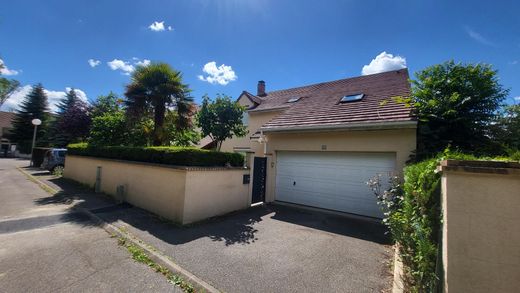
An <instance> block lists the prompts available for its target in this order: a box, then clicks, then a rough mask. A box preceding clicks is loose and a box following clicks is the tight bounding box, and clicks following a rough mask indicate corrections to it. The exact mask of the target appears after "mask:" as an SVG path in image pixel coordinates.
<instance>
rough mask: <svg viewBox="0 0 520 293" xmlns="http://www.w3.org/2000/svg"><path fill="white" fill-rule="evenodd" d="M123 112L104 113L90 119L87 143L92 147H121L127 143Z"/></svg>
mask: <svg viewBox="0 0 520 293" xmlns="http://www.w3.org/2000/svg"><path fill="white" fill-rule="evenodd" d="M128 134H129V132H128V129H127V123H126V119H125V112H124V111H122V110H119V111H116V112H105V113H104V114H102V115H99V116H96V117H94V118H93V119H92V126H91V128H90V138H89V141H90V143H91V144H93V145H100V146H121V145H126V144H127V142H128Z"/></svg>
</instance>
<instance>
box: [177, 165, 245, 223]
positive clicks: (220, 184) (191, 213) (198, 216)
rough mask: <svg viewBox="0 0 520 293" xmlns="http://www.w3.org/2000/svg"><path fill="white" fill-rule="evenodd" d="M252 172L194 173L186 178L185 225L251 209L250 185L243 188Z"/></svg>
mask: <svg viewBox="0 0 520 293" xmlns="http://www.w3.org/2000/svg"><path fill="white" fill-rule="evenodd" d="M245 174H249V170H248V169H244V170H237V169H235V170H229V171H224V172H223V171H220V170H218V171H190V172H189V173H188V176H186V197H185V200H184V223H191V222H196V221H199V220H203V219H206V218H208V217H212V216H217V215H222V214H225V213H228V212H230V211H236V210H241V209H245V208H247V207H249V205H250V199H249V198H250V196H249V184H243V183H242V179H243V175H245Z"/></svg>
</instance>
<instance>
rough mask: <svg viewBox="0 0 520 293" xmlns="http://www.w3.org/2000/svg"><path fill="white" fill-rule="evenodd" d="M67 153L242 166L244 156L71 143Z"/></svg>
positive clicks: (143, 160) (130, 159) (189, 149)
mask: <svg viewBox="0 0 520 293" xmlns="http://www.w3.org/2000/svg"><path fill="white" fill-rule="evenodd" d="M67 149H68V151H67V153H68V154H70V155H77V156H89V157H99V158H108V159H117V160H128V161H138V162H147V163H158V164H168V165H177V166H200V167H217V166H219V167H225V166H232V167H242V166H243V165H244V156H242V155H241V154H239V153H226V152H216V151H209V150H202V149H197V148H188V147H126V146H93V145H88V144H86V143H78V144H70V145H69V146H68V147H67Z"/></svg>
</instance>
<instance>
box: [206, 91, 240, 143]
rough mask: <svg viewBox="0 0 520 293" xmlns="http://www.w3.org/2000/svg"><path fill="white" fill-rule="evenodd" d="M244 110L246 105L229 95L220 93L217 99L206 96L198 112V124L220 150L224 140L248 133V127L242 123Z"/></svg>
mask: <svg viewBox="0 0 520 293" xmlns="http://www.w3.org/2000/svg"><path fill="white" fill-rule="evenodd" d="M244 111H245V109H244V107H242V106H240V104H238V103H237V102H234V101H232V100H231V98H230V97H228V96H220V95H218V96H217V98H216V100H215V101H211V100H210V98H209V97H208V96H204V97H203V100H202V107H201V109H200V111H199V112H198V114H197V120H198V125H199V127H200V128H201V130H202V134H203V135H204V136H206V135H209V136H210V137H211V139H213V141H215V142H216V144H217V150H218V151H220V148H221V147H222V142H224V140H226V139H228V138H232V137H233V136H238V137H241V136H244V135H246V134H247V130H246V127H245V126H244V125H243V124H242V116H243V114H244Z"/></svg>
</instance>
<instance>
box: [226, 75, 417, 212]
mask: <svg viewBox="0 0 520 293" xmlns="http://www.w3.org/2000/svg"><path fill="white" fill-rule="evenodd" d="M408 78H409V77H408V71H407V69H401V70H397V71H390V72H385V73H378V74H373V75H365V76H359V77H354V78H347V79H341V80H336V81H331V82H323V83H318V84H313V85H308V86H302V87H297V88H291V89H284V90H277V91H271V92H268V91H266V86H265V82H263V81H260V82H259V83H258V91H257V93H256V95H253V94H251V93H248V92H246V91H244V92H243V93H242V94H241V95H240V97H239V99H238V102H239V103H240V104H241V105H244V106H246V107H247V108H248V110H247V114H245V117H244V123H245V124H247V127H248V130H249V134H248V135H247V136H246V137H242V138H233V139H230V140H226V141H225V142H224V143H223V145H222V151H234V152H243V153H247V154H249V157H250V158H252V157H254V160H251V163H253V162H254V163H253V164H251V165H254V166H253V175H252V182H253V184H252V191H251V192H252V202H253V203H254V202H258V201H267V202H271V201H277V202H285V203H293V204H299V205H305V206H311V207H318V208H322V209H329V210H333V211H340V212H348V213H353V214H359V215H364V216H371V217H379V218H380V217H382V213H381V211H380V208H379V207H378V205H377V202H376V198H375V196H374V194H373V193H372V192H371V190H370V189H369V187H368V186H367V184H366V182H367V181H368V180H369V179H370V178H372V177H373V176H374V175H376V174H383V175H385V176H386V175H387V174H389V173H390V172H401V171H402V169H403V167H404V165H405V162H406V161H407V160H408V159H409V156H410V155H411V154H412V152H413V151H414V150H415V148H416V125H417V122H416V121H415V120H414V118H413V116H412V113H411V108H409V107H407V106H405V105H404V104H402V103H397V102H396V101H394V99H392V98H393V97H398V96H401V97H403V96H405V97H407V96H409V94H410V84H409V81H408ZM264 174H265V176H264ZM383 180H384V181H386V179H383ZM385 183H386V182H385Z"/></svg>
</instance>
